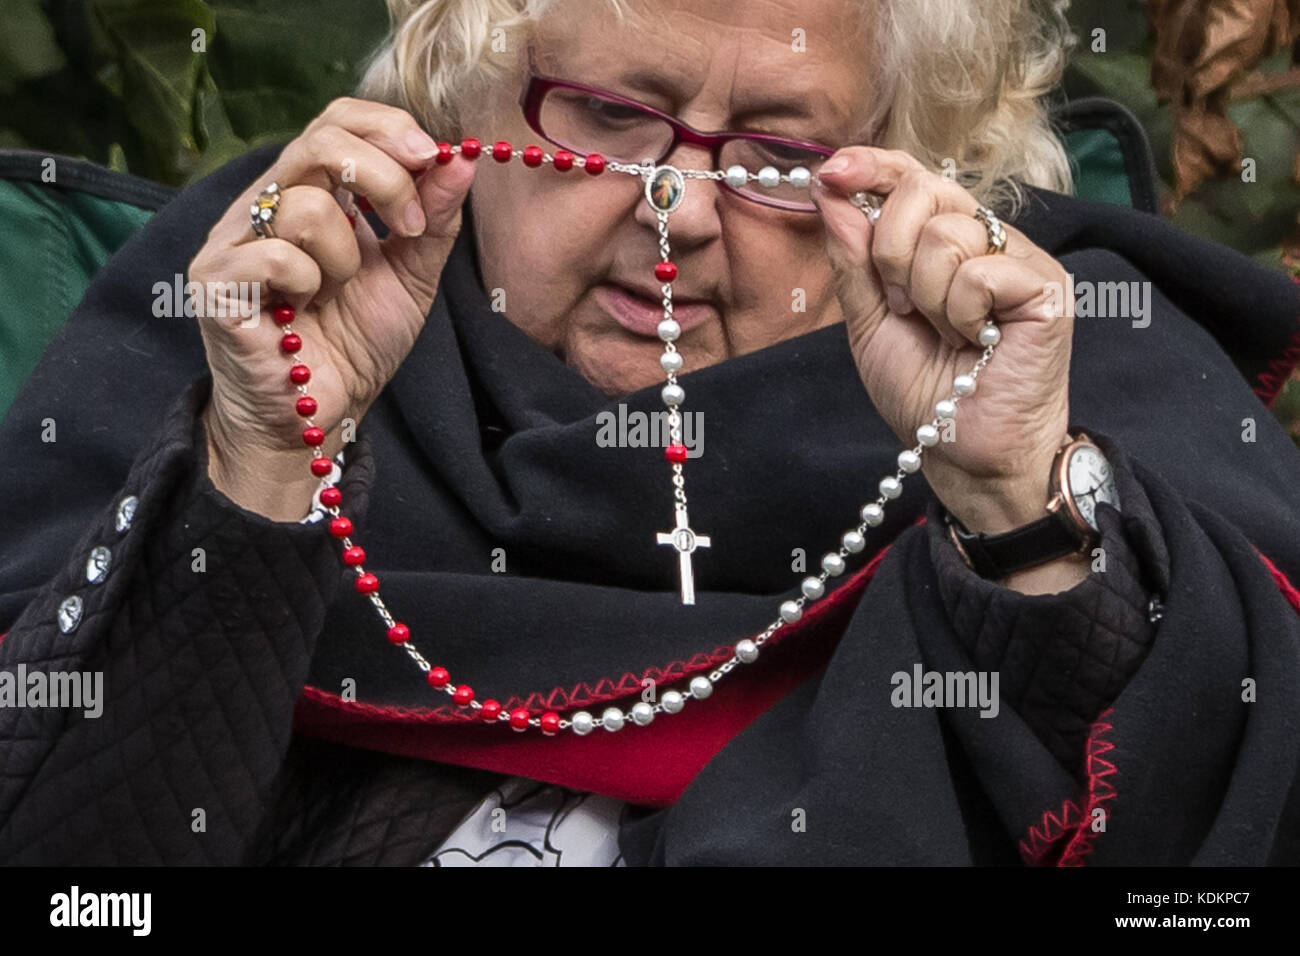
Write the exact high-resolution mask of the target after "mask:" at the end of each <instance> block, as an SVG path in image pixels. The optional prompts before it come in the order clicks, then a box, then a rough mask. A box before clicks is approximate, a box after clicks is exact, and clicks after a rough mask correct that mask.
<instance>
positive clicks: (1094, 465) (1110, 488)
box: [1066, 445, 1119, 530]
mask: <svg viewBox="0 0 1300 956" xmlns="http://www.w3.org/2000/svg"><path fill="white" fill-rule="evenodd" d="M1066 475H1067V477H1068V478H1069V481H1070V497H1071V498H1072V499H1073V500H1074V506H1075V507H1076V508H1078V509H1079V514H1081V515H1083V520H1084V521H1086V522H1088V524H1090V525H1091V526H1092V527H1093V529H1094V530H1100V529H1099V528H1097V503H1098V502H1099V501H1104V502H1106V503H1107V504H1109V505H1111V506H1112V507H1115V508H1118V507H1119V491H1118V490H1117V489H1116V488H1115V476H1114V474H1113V473H1112V472H1111V470H1110V462H1108V461H1107V460H1106V456H1105V455H1103V454H1102V453H1101V450H1100V449H1099V448H1096V447H1095V446H1092V445H1080V446H1079V447H1078V448H1076V449H1075V450H1074V452H1073V453H1072V454H1071V455H1070V463H1069V466H1068V468H1067V471H1066Z"/></svg>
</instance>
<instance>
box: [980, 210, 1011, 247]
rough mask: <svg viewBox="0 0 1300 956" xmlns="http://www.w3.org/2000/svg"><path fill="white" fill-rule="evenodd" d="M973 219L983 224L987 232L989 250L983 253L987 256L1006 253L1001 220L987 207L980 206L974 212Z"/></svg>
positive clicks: (1005, 232)
mask: <svg viewBox="0 0 1300 956" xmlns="http://www.w3.org/2000/svg"><path fill="white" fill-rule="evenodd" d="M975 218H976V219H978V220H979V221H980V222H982V223H984V228H985V229H987V230H988V231H989V248H988V252H986V253H985V255H987V256H996V255H999V254H1001V253H1004V252H1006V251H1007V231H1006V230H1005V229H1003V228H1002V220H1001V219H999V218H998V216H997V213H995V212H994V211H993V210H992V209H990V208H989V207H988V206H980V207H979V208H978V209H976V210H975Z"/></svg>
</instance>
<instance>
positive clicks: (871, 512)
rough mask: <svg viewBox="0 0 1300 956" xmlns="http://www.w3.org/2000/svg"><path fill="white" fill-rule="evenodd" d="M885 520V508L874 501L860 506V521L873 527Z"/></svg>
mask: <svg viewBox="0 0 1300 956" xmlns="http://www.w3.org/2000/svg"><path fill="white" fill-rule="evenodd" d="M884 520H885V509H884V508H882V507H880V505H878V504H876V503H875V502H874V501H872V502H869V503H868V504H865V505H863V506H862V523H863V524H865V525H867V526H868V527H870V528H874V527H876V526H877V525H879V524H880V522H882V521H884Z"/></svg>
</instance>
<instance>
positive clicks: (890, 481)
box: [880, 475, 903, 498]
mask: <svg viewBox="0 0 1300 956" xmlns="http://www.w3.org/2000/svg"><path fill="white" fill-rule="evenodd" d="M880 493H881V494H882V495H884V496H885V497H886V498H897V497H898V496H899V495H901V494H902V493H903V483H902V482H901V481H899V480H898V478H897V477H895V476H894V475H886V476H885V477H884V478H881V479H880Z"/></svg>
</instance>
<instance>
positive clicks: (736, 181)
mask: <svg viewBox="0 0 1300 956" xmlns="http://www.w3.org/2000/svg"><path fill="white" fill-rule="evenodd" d="M748 182H749V170H747V169H746V168H745V167H744V166H729V167H727V185H728V186H730V187H731V188H732V189H740V188H741V187H742V186H744V185H746V184H747V183H748Z"/></svg>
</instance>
